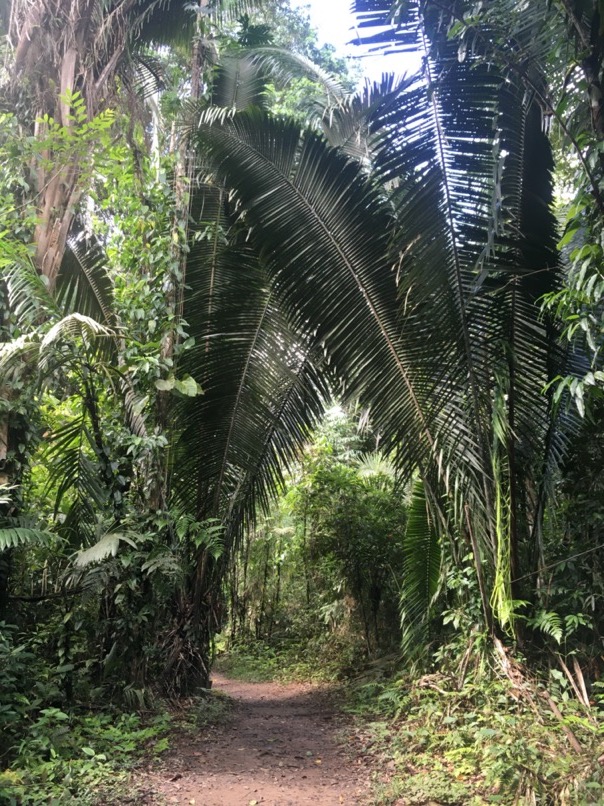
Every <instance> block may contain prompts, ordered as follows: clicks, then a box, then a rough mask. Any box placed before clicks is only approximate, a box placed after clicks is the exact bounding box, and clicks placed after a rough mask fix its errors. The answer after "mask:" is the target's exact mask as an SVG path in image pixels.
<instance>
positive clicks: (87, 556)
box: [73, 532, 136, 568]
mask: <svg viewBox="0 0 604 806" xmlns="http://www.w3.org/2000/svg"><path fill="white" fill-rule="evenodd" d="M120 543H127V544H128V545H129V546H132V547H134V548H136V541H135V540H133V539H132V537H130V536H129V535H127V534H124V533H121V532H109V533H108V534H106V535H103V537H101V539H100V540H98V541H97V542H96V543H95V544H94V545H93V546H89V547H88V548H86V549H82V550H81V551H79V552H78V553H77V555H76V557H75V559H74V561H73V564H74V566H75V567H76V568H85V567H86V566H87V565H92V564H94V563H100V562H102V561H103V560H106V559H107V557H115V555H116V554H117V552H118V549H119V546H120Z"/></svg>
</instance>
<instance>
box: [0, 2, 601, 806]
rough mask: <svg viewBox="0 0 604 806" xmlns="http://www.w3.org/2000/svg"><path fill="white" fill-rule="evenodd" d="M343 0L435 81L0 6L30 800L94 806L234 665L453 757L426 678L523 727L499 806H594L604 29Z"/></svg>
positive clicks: (7, 544)
mask: <svg viewBox="0 0 604 806" xmlns="http://www.w3.org/2000/svg"><path fill="white" fill-rule="evenodd" d="M353 5H354V8H355V11H356V13H357V34H358V38H359V44H361V45H364V47H371V48H374V49H377V50H378V51H381V50H383V51H390V52H395V53H401V54H402V53H404V52H413V53H419V54H420V55H421V67H420V69H419V70H418V72H416V73H413V74H410V75H404V76H399V77H395V76H392V75H384V76H383V77H382V79H381V81H379V82H377V83H369V82H365V83H364V84H363V83H361V82H360V81H359V70H358V68H357V67H356V66H355V65H350V64H346V62H345V61H344V60H342V59H338V58H337V57H336V56H335V54H334V52H333V49H331V48H329V46H323V47H318V45H317V37H316V33H315V32H314V31H313V29H312V28H311V26H310V24H309V23H308V20H307V17H306V16H305V14H304V13H302V12H300V11H294V10H292V9H291V8H290V7H289V4H288V3H287V2H284V0H263V2H261V0H257V2H243V1H242V2H237V1H236V0H228V1H227V0H223V1H222V2H220V0H199V2H195V3H182V2H180V0H122V2H109V1H108V0H70V1H68V0H46V2H39V1H38V0H13V2H8V0H4V1H3V2H1V3H0V20H1V23H2V34H3V38H2V57H3V65H2V68H1V73H0V84H1V90H0V118H1V124H2V126H1V130H0V171H1V178H0V270H1V277H0V341H1V342H2V344H1V346H0V759H1V760H2V764H1V766H2V767H7V768H8V767H9V766H10V765H13V766H14V768H15V769H16V770H17V772H11V771H7V772H6V773H4V777H2V776H0V782H1V783H0V792H1V791H2V786H3V785H5V787H6V788H7V789H6V791H7V792H9V795H7V798H9V796H10V798H12V801H11V800H10V799H9V800H8V802H15V803H21V802H22V803H29V802H32V803H41V802H46V800H45V798H47V797H49V796H50V795H49V792H50V793H51V794H52V796H54V797H58V798H62V800H60V801H58V802H61V803H63V802H65V803H67V802H70V801H69V800H68V798H70V797H73V798H74V799H75V800H74V801H73V802H77V803H84V802H88V801H86V800H85V798H91V800H90V801H89V802H95V801H94V791H95V786H97V784H98V781H100V780H101V779H102V778H103V770H104V769H105V767H107V766H110V765H111V762H110V761H108V757H107V755H106V752H108V750H105V749H104V745H101V744H99V745H97V747H96V749H95V748H94V747H88V744H89V743H92V739H91V738H90V737H91V736H96V737H97V740H98V742H101V741H106V742H107V744H108V746H110V744H111V742H112V741H114V740H115V736H116V734H115V733H112V731H116V730H117V731H118V734H119V735H120V736H121V737H122V738H123V737H124V736H127V737H128V738H127V740H126V739H124V741H123V744H124V746H126V744H128V742H130V743H131V744H132V747H131V748H130V749H129V750H123V754H124V755H128V753H129V752H133V751H134V747H135V746H136V745H137V743H138V744H140V743H144V742H145V741H147V740H149V739H150V738H153V737H158V736H160V735H162V734H161V732H162V730H163V729H164V727H165V726H164V725H163V723H162V721H161V718H158V719H159V721H156V722H155V723H153V724H152V725H149V723H144V724H143V722H141V718H140V716H137V715H133V713H134V712H136V711H137V710H138V711H140V710H141V709H148V708H151V707H152V704H153V703H154V702H157V698H160V697H170V698H177V697H182V696H187V695H190V694H192V693H194V692H196V691H198V690H199V689H200V688H206V687H208V685H209V676H210V667H211V662H212V653H213V647H214V646H215V641H216V637H217V636H219V642H220V643H219V645H220V646H222V647H224V646H225V645H228V646H229V647H230V648H231V650H232V656H231V657H232V659H234V660H232V662H233V663H235V662H236V659H237V658H241V657H242V656H243V657H248V659H249V655H250V654H252V655H255V656H256V657H258V656H260V657H261V658H263V659H264V661H263V662H264V666H265V671H266V668H267V667H270V668H269V672H271V673H272V672H275V670H276V669H277V668H278V667H284V666H286V665H288V664H289V668H290V669H291V670H292V672H291V673H296V674H302V675H309V674H311V672H312V670H313V669H316V668H321V669H322V670H323V671H324V674H325V676H328V677H338V676H339V677H342V676H354V675H358V674H360V673H362V672H364V671H366V670H367V669H368V668H373V669H374V670H375V669H377V671H376V672H375V674H376V675H378V676H379V675H382V674H385V670H386V669H388V675H390V676H389V677H388V680H386V678H384V679H381V678H380V680H379V681H377V680H373V682H372V683H371V684H367V685H366V686H365V687H364V688H363V689H362V691H363V692H364V694H362V695H361V698H363V697H364V698H365V700H366V703H365V704H366V706H367V707H369V708H378V709H379V708H382V709H385V711H386V712H387V713H388V715H389V716H392V715H393V714H396V715H399V714H400V713H401V709H403V708H406V709H411V710H413V708H415V711H414V713H416V714H417V718H418V720H419V721H418V725H419V724H420V722H421V720H422V719H424V718H426V719H427V718H428V717H429V718H430V720H432V722H434V720H435V719H443V718H444V719H447V720H449V722H444V723H439V724H442V725H449V726H451V725H453V726H454V727H455V718H454V717H453V716H452V714H451V712H450V710H447V708H445V707H444V706H442V705H441V706H438V708H437V709H436V711H435V710H434V703H433V702H432V701H431V700H429V697H428V700H427V701H424V700H423V699H421V697H420V695H419V694H418V695H417V696H418V698H419V699H418V700H417V702H415V701H414V702H415V705H413V707H412V706H411V705H410V703H409V701H408V699H405V698H408V697H412V696H415V695H410V694H408V692H407V690H405V691H403V686H402V684H401V682H400V681H401V680H402V679H404V680H405V681H406V682H405V686H409V687H410V688H409V691H411V690H413V691H415V690H416V689H414V688H413V686H416V684H418V681H419V682H420V683H421V681H423V684H422V685H423V690H424V693H426V692H428V694H430V692H431V693H432V694H433V692H434V690H435V689H434V688H431V684H430V681H432V682H434V681H435V680H437V678H438V680H441V678H442V679H443V680H446V681H447V683H446V685H444V687H445V688H447V690H450V691H455V692H457V695H458V696H459V697H460V702H463V703H464V705H463V707H462V706H461V705H460V706H459V709H460V713H461V712H462V711H463V712H464V713H465V712H467V709H466V710H465V711H464V709H465V706H466V705H467V703H468V702H469V701H470V700H474V701H476V702H478V701H480V702H482V703H483V704H482V706H481V707H482V709H483V712H484V713H485V714H491V712H490V710H489V709H490V708H491V707H493V708H494V709H495V712H496V713H498V714H499V713H500V712H501V714H505V716H502V717H501V719H502V720H503V722H502V725H503V727H502V728H501V731H502V733H501V735H502V737H504V738H502V739H501V743H500V745H496V746H497V747H499V748H500V750H501V752H500V753H499V755H497V753H496V752H495V751H493V752H492V753H491V755H490V756H489V761H488V764H487V760H486V755H485V756H482V755H480V753H483V751H482V750H481V751H480V753H479V751H478V750H477V747H478V746H479V745H480V743H481V742H484V740H487V739H490V738H492V735H487V734H484V733H481V731H484V730H491V729H492V728H491V727H489V725H490V724H491V723H490V722H489V719H490V718H491V717H488V718H487V717H485V719H486V720H487V721H486V722H485V723H484V724H483V723H482V722H481V721H480V719H479V720H478V721H477V722H474V723H472V725H466V728H467V730H466V733H465V734H464V737H465V738H463V739H460V742H461V743H460V745H459V747H461V748H465V749H464V750H463V752H462V751H460V753H458V754H457V756H454V758H453V757H452V759H453V760H451V759H450V761H451V764H453V763H454V762H455V763H458V765H459V764H461V761H463V762H464V763H467V764H469V767H468V769H466V768H463V770H462V772H460V768H459V766H458V768H456V769H454V770H453V772H454V773H455V775H457V774H458V773H459V774H460V775H461V774H462V773H463V774H466V773H467V774H468V775H470V774H474V773H475V772H476V769H480V770H484V769H485V768H488V770H491V769H493V770H494V772H493V774H492V777H491V778H489V776H488V774H487V776H486V783H484V780H483V783H484V788H483V789H481V790H480V795H477V794H476V793H475V792H474V790H472V792H471V793H470V794H472V796H474V795H475V796H476V797H479V796H480V797H483V798H487V797H488V798H490V800H477V801H475V802H477V803H478V802H504V803H508V802H509V803H512V802H527V803H533V802H543V803H546V802H547V803H549V802H552V803H554V802H560V803H598V802H601V800H600V797H601V794H602V790H601V772H600V765H599V763H598V762H597V759H598V758H599V757H600V755H601V753H602V749H601V747H599V745H598V742H600V741H601V726H600V723H599V721H598V720H599V712H598V708H599V702H600V700H599V695H600V689H599V686H600V685H601V684H600V682H599V679H600V674H601V668H602V634H603V631H604V623H603V614H604V608H603V606H602V605H603V602H602V599H603V594H604V578H603V571H604V569H603V567H602V561H603V553H602V547H603V545H604V539H603V538H604V477H603V476H602V472H601V468H602V464H603V461H604V425H603V418H602V407H603V405H604V403H603V401H602V389H603V388H604V371H603V369H602V364H601V355H600V350H601V347H602V340H603V335H604V325H603V322H604V319H603V316H604V313H603V307H602V305H603V303H602V295H603V292H604V275H603V265H604V264H603V250H604V159H603V153H604V151H603V143H604V95H603V91H602V73H603V64H604V18H603V17H602V16H601V14H604V10H603V9H602V8H601V3H599V2H596V0H556V2H550V1H549V0H531V2H530V3H529V2H526V3H511V2H506V0H494V2H491V3H479V2H478V3H477V2H469V1H468V2H465V1H464V0H444V1H443V2H437V0H421V2H420V0H410V1H409V2H395V3H394V4H392V3H390V2H389V0H383V1H382V0H356V1H355V3H354V4H353ZM258 647H260V648H261V649H258ZM380 659H386V660H385V662H384V664H383V665H382V666H380ZM368 664H373V666H371V665H369V666H368ZM376 664H377V666H376ZM397 675H398V677H397ZM401 676H404V677H401ZM397 681H398V682H397ZM426 681H428V683H426ZM439 686H440V688H442V687H443V686H442V685H440V683H439ZM468 686H469V687H470V688H469V689H468ZM472 687H474V688H472ZM510 691H511V694H510ZM518 692H522V693H521V694H519V693H518ZM464 698H465V699H464ZM481 698H482V699H481ZM494 703H499V706H500V711H497V710H496V707H499V706H496V705H495V704H494ZM502 703H503V704H502ZM510 703H513V705H510ZM89 708H91V709H92V714H93V716H89V719H90V720H91V721H90V722H86V719H85V718H83V717H78V716H77V715H78V714H81V713H83V712H85V711H86V709H89ZM431 708H432V711H431V710H430V709H431ZM561 708H562V711H561ZM96 709H98V713H99V714H100V716H98V715H94V714H96ZM112 709H117V710H112ZM422 709H424V710H422ZM523 709H524V710H523ZM531 709H532V711H531ZM565 709H567V710H565ZM454 710H455V709H454ZM535 710H537V711H538V712H539V713H542V712H546V713H547V716H541V717H539V719H538V720H537V722H538V723H539V724H540V725H541V727H543V731H544V733H545V732H546V729H547V732H549V733H550V734H551V735H553V736H554V738H553V739H552V741H559V742H560V745H559V746H558V745H552V746H551V747H550V749H549V750H548V751H547V752H545V751H543V746H544V743H546V742H547V741H549V738H548V739H547V740H546V739H545V738H544V736H543V735H541V734H540V735H539V736H537V737H536V738H535V739H534V744H533V745H530V741H532V739H526V737H525V736H524V734H523V732H525V731H526V732H528V731H530V729H531V728H530V724H531V721H533V722H534V713H533V712H534V711H535ZM118 711H119V712H120V713H122V716H120V717H119V718H118V717H117V716H115V714H116V713H117V712H118ZM129 712H133V713H129ZM445 712H446V715H445ZM110 713H111V714H113V717H110V716H109V714H110ZM435 713H437V714H438V717H435V716H434V714H435ZM103 714H105V715H106V716H107V719H106V721H105V722H103V719H104V718H105V717H104V716H103ZM527 715H528V716H527ZM460 718H461V717H460ZM78 719H80V721H77V720H78ZM118 719H119V720H121V722H116V720H118ZM95 720H96V721H95ZM451 720H452V721H451ZM506 720H507V721H506ZM66 724H69V726H70V733H69V734H68V733H67V732H66V731H65V730H64V728H65V726H66ZM116 724H119V725H121V727H120V728H119V729H118V728H116ZM422 724H423V723H422ZM414 730H415V733H414V735H415V736H416V737H420V736H422V735H423V734H422V733H421V731H422V730H423V728H421V729H420V727H418V726H416V729H414ZM460 730H461V729H460ZM78 731H79V733H78ZM86 731H89V733H87V732H86ZM103 731H105V733H103ZM451 731H453V727H451ZM434 732H435V731H432V733H434ZM462 733H463V731H462ZM521 734H522V738H520V737H521ZM456 735H461V734H456ZM103 736H105V739H103V740H102V738H99V737H103ZM510 736H511V737H512V738H510ZM133 737H134V738H133ZM508 739H509V740H508ZM525 739H526V741H525ZM424 740H425V741H424V745H422V746H421V747H419V745H418V747H417V748H416V751H415V752H417V753H424V752H425V753H426V754H427V755H428V756H437V755H438V753H439V752H440V751H441V749H442V748H441V749H435V748H434V747H433V746H432V745H431V744H430V743H431V742H432V741H433V737H432V734H430V735H429V734H428V733H426V735H425V736H424ZM162 741H163V739H159V740H158V744H159V747H160V749H161V742H162ZM418 741H419V739H418ZM526 742H529V744H527V743H526ZM83 743H84V744H85V752H84V757H83V759H82V764H81V765H80V767H74V764H73V756H74V755H76V754H77V753H76V750H77V748H79V747H81V746H82V744H83ZM529 745H530V746H529ZM128 746H129V747H130V745H128ZM490 746H491V745H489V747H490ZM431 748H432V749H431ZM468 748H473V750H472V751H471V752H470V750H468ZM501 748H503V749H501ZM536 748H537V749H536ZM539 748H541V749H539ZM561 748H564V749H561ZM569 748H570V750H569ZM454 749H459V748H454ZM87 750H90V753H88V752H87ZM449 750H450V748H449ZM410 752H411V751H410ZM447 752H448V751H447ZM485 752H486V751H485ZM489 752H490V751H489ZM567 752H568V753H570V755H564V754H566V753H567ZM464 753H465V755H464ZM471 753H474V756H472V757H471V761H468V755H471ZM548 753H549V755H548ZM531 754H532V755H531ZM487 755H488V753H487ZM97 756H98V758H97ZM101 756H102V758H101ZM526 757H529V758H531V759H532V760H533V761H532V763H533V766H535V767H536V768H537V771H536V772H534V771H531V770H530V769H529V771H528V772H527V769H524V767H526V766H527V765H526V763H525V762H522V761H521V759H522V758H526ZM550 757H551V758H556V759H558V760H559V759H561V758H563V759H564V760H563V762H560V764H559V765H558V769H555V765H553V764H551V760H550V761H544V760H543V758H546V759H550ZM460 759H461V761H460ZM425 763H426V764H427V763H428V762H427V761H426V762H425ZM548 763H549V764H550V766H548ZM489 765H491V766H489ZM497 765H499V766H497ZM461 766H462V767H463V764H461ZM528 766H529V767H530V766H531V765H528ZM40 770H42V772H40ZM468 770H473V771H474V772H472V773H470V772H468ZM429 774H432V773H429ZM87 776H88V777H87ZM481 786H482V783H481ZM86 787H88V788H86ZM502 787H503V789H502ZM506 787H507V788H506ZM11 788H12V790H11ZM446 788H447V787H445V789H446ZM10 791H13V792H14V793H16V794H12V795H11V794H10ZM468 791H470V790H468ZM501 792H504V794H503V795H500V793H501ZM55 793H57V794H55ZM90 793H93V794H90ZM510 793H513V794H510ZM103 797H109V796H108V795H104V796H103ZM418 797H424V800H421V799H420V800H416V801H410V802H418V803H420V802H425V800H427V799H429V797H430V793H428V794H427V795H426V792H423V794H422V793H420V795H418ZM443 797H444V796H443ZM455 797H457V795H455ZM459 797H461V796H459ZM515 797H516V798H524V800H517V801H514V799H513V798H515ZM497 798H500V799H499V801H497ZM501 798H503V800H502V799H501ZM506 798H508V799H506ZM539 798H541V800H539ZM99 802H110V801H107V800H105V801H103V800H102V799H101V800H100V801H99ZM443 802H466V801H464V800H463V799H462V800H459V798H458V800H457V801H455V800H453V801H443ZM467 802H470V801H469V796H468V800H467Z"/></svg>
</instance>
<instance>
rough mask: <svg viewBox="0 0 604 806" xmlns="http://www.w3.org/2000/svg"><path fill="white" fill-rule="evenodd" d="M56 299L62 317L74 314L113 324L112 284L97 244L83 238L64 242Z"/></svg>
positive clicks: (107, 324)
mask: <svg viewBox="0 0 604 806" xmlns="http://www.w3.org/2000/svg"><path fill="white" fill-rule="evenodd" d="M55 294H56V300H57V302H58V304H59V305H60V306H61V309H62V310H63V312H64V313H65V314H70V313H78V314H81V315H85V316H88V317H89V318H90V319H94V320H96V321H97V322H100V323H103V324H104V325H105V326H110V325H111V323H112V322H113V318H114V317H113V309H114V301H113V285H112V283H111V280H110V278H109V276H108V274H107V271H106V258H105V255H104V253H103V251H102V249H101V247H100V245H99V244H97V243H95V242H94V241H90V240H87V239H86V238H85V237H84V236H83V235H79V236H74V237H72V238H70V239H69V241H68V242H67V248H66V251H65V256H64V258H63V262H62V264H61V270H60V272H59V275H58V277H57V282H56V292H55Z"/></svg>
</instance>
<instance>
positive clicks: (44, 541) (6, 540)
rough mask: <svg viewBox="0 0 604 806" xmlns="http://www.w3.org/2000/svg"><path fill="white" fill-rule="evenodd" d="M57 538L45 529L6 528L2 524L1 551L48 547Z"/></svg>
mask: <svg viewBox="0 0 604 806" xmlns="http://www.w3.org/2000/svg"><path fill="white" fill-rule="evenodd" d="M55 538H56V536H55V535H53V534H52V533H51V532H47V531H45V530H44V529H29V528H24V527H22V526H6V525H3V524H2V523H0V551H6V550H7V549H10V548H16V547H17V546H40V545H48V543H50V542H51V541H52V540H53V539H55Z"/></svg>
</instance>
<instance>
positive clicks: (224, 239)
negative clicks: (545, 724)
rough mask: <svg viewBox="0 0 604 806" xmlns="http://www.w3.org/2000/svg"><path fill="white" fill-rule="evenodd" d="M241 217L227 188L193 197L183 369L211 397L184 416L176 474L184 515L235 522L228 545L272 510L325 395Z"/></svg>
mask: <svg viewBox="0 0 604 806" xmlns="http://www.w3.org/2000/svg"><path fill="white" fill-rule="evenodd" d="M237 215H238V212H237V210H236V209H235V207H234V205H233V202H232V200H231V201H230V200H229V197H228V194H227V193H226V191H225V190H224V189H223V188H221V187H220V186H218V187H217V186H211V185H206V186H203V187H201V188H200V189H199V191H198V192H197V193H196V194H195V195H194V203H193V219H194V220H195V221H196V222H197V223H196V224H195V227H194V229H196V234H195V235H194V236H193V244H192V248H191V253H190V255H189V260H188V264H187V278H188V283H189V285H190V286H191V288H192V290H193V292H192V293H191V294H190V295H188V297H187V298H186V302H185V308H184V314H185V318H186V320H187V322H188V325H189V332H190V333H191V334H193V335H194V338H195V339H196V348H195V350H191V351H190V352H189V353H188V354H186V355H185V357H184V359H183V364H182V366H183V368H186V369H187V371H189V372H190V373H191V375H193V376H194V377H195V378H197V379H199V381H200V383H201V384H202V387H203V389H204V394H203V396H202V397H201V398H197V399H196V400H194V401H193V400H191V401H186V402H183V404H182V406H181V419H179V421H178V422H181V423H182V428H183V432H182V437H181V439H180V447H179V448H178V449H177V452H176V458H175V462H174V471H173V474H174V482H173V483H174V487H175V493H176V496H177V498H178V499H179V500H181V501H183V502H186V504H185V506H184V508H185V509H186V510H187V511H189V512H191V511H193V512H196V516H197V517H198V518H200V519H204V518H206V517H208V516H214V517H215V516H220V517H221V518H222V519H223V520H225V521H226V522H229V524H230V526H231V528H230V531H229V535H227V539H234V537H235V535H236V534H237V533H238V531H239V530H240V528H241V526H242V524H243V522H244V521H245V520H247V519H251V518H253V514H254V511H255V507H256V505H260V506H262V505H266V504H267V501H268V497H269V496H270V494H271V493H272V492H274V491H275V490H276V487H277V485H278V483H279V478H280V476H281V473H282V468H283V465H284V463H285V464H287V462H289V461H291V458H292V456H293V455H294V454H295V453H296V451H299V450H300V449H301V447H302V445H303V443H304V442H305V440H306V439H307V438H308V434H309V428H310V426H311V425H313V424H314V423H315V422H316V420H317V418H318V417H319V415H320V412H321V410H322V397H323V395H325V394H326V390H325V384H324V382H323V380H322V379H321V377H320V376H319V375H318V374H317V373H316V370H314V366H313V362H312V361H311V360H310V358H311V357H310V355H309V353H308V345H307V343H306V341H307V340H306V339H305V337H304V334H303V332H300V333H297V332H296V331H294V330H293V329H292V325H291V323H290V322H288V318H287V314H286V313H285V312H284V311H283V310H282V309H281V308H280V306H279V304H278V300H277V298H276V295H275V293H274V291H272V290H271V287H270V280H269V278H268V276H267V274H266V271H265V269H264V267H263V264H262V262H261V261H260V260H259V257H258V254H257V252H256V251H255V250H254V249H253V248H252V247H251V245H250V244H246V242H245V231H243V230H242V229H241V227H240V226H238V225H237V223H236V220H237ZM301 398H303V401H302V400H301ZM302 402H303V403H304V404H306V405H302Z"/></svg>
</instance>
